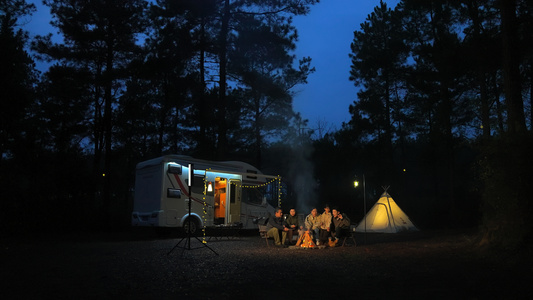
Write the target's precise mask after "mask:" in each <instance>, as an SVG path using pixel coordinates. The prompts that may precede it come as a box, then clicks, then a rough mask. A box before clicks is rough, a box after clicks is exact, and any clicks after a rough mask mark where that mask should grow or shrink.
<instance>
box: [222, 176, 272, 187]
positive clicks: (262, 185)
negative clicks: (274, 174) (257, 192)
mask: <svg viewBox="0 0 533 300" xmlns="http://www.w3.org/2000/svg"><path fill="white" fill-rule="evenodd" d="M278 178H279V176H278ZM278 178H274V179H272V180H270V181H268V182H266V183H263V184H258V185H244V184H242V183H237V182H233V181H232V182H231V184H233V185H236V186H240V187H242V188H245V189H257V188H260V187H265V186H267V185H269V184H272V183H273V182H275V181H276V180H278ZM279 180H281V179H279Z"/></svg>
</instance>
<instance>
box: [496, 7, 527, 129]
mask: <svg viewBox="0 0 533 300" xmlns="http://www.w3.org/2000/svg"><path fill="white" fill-rule="evenodd" d="M499 4H500V13H501V19H502V42H503V76H504V87H505V101H506V104H507V127H508V128H507V130H508V132H509V133H510V134H513V133H517V132H522V131H525V130H526V122H525V115H524V103H523V102H522V87H521V83H520V82H521V78H520V69H519V67H520V43H519V41H518V36H517V34H518V33H517V30H518V20H517V17H516V0H500V1H499Z"/></svg>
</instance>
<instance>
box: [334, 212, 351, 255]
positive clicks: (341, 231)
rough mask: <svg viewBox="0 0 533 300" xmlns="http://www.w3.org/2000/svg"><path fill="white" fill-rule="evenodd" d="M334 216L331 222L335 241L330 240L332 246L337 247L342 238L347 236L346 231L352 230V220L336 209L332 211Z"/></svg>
mask: <svg viewBox="0 0 533 300" xmlns="http://www.w3.org/2000/svg"><path fill="white" fill-rule="evenodd" d="M331 214H332V216H333V218H332V220H331V227H332V236H333V238H334V240H332V239H331V238H330V245H331V246H336V245H337V242H338V241H339V238H340V237H343V236H345V235H346V231H347V230H348V231H349V230H350V219H349V218H348V216H346V214H342V213H341V212H340V211H339V210H338V209H336V208H334V209H332V210H331Z"/></svg>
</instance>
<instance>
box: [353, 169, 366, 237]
mask: <svg viewBox="0 0 533 300" xmlns="http://www.w3.org/2000/svg"><path fill="white" fill-rule="evenodd" d="M358 186H359V178H358V177H357V175H356V176H355V179H354V181H353V187H354V188H357V187H358ZM363 210H364V214H363V220H364V221H365V235H364V236H365V244H366V180H365V174H363Z"/></svg>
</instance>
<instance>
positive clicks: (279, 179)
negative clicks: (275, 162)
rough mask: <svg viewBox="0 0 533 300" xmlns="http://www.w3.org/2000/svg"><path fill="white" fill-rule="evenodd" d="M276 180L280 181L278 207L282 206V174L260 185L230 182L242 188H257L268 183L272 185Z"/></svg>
mask: <svg viewBox="0 0 533 300" xmlns="http://www.w3.org/2000/svg"><path fill="white" fill-rule="evenodd" d="M274 182H277V183H278V207H281V176H279V175H278V176H277V177H276V178H273V179H271V180H270V181H268V182H265V183H263V184H258V185H244V184H242V183H240V182H233V181H231V182H230V183H231V184H233V185H235V186H239V187H241V188H245V189H257V188H261V187H265V186H267V185H270V184H272V183H274Z"/></svg>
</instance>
